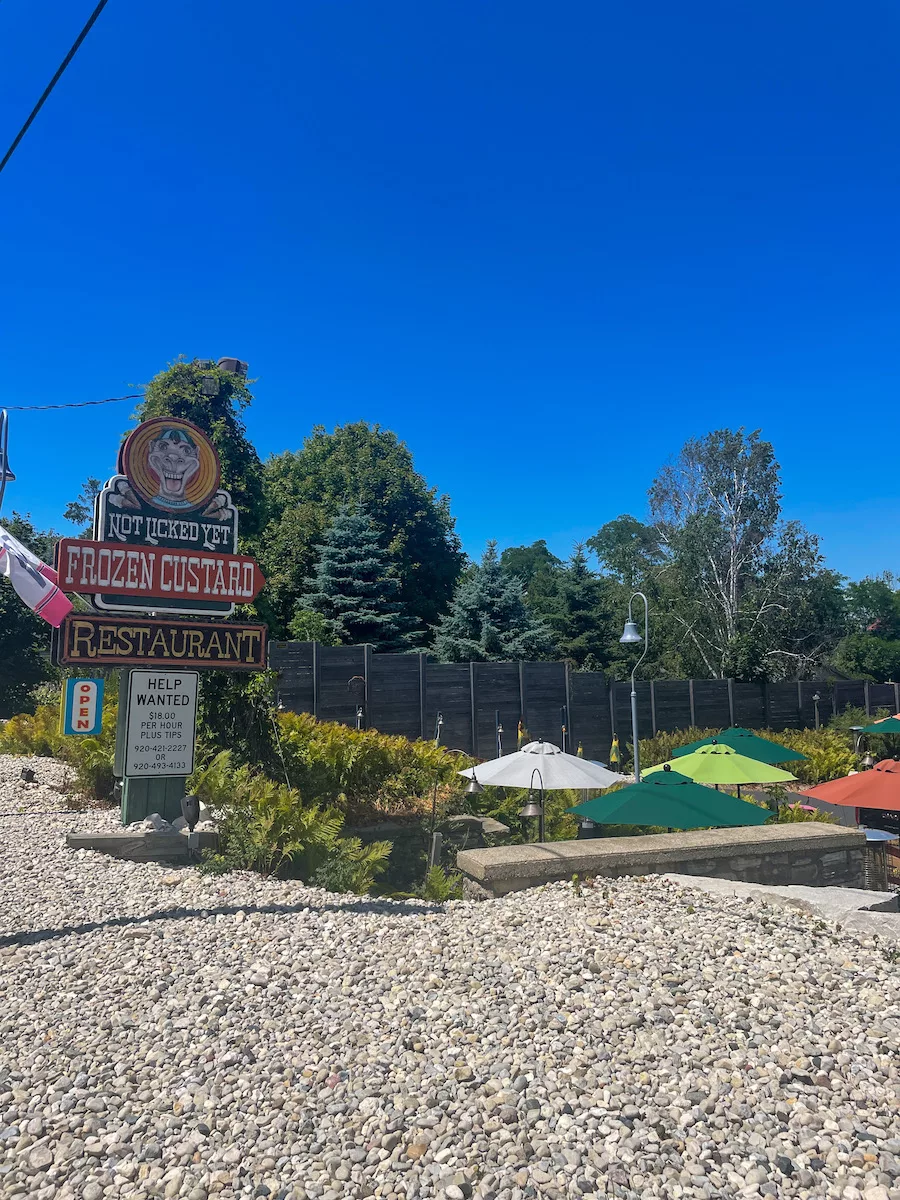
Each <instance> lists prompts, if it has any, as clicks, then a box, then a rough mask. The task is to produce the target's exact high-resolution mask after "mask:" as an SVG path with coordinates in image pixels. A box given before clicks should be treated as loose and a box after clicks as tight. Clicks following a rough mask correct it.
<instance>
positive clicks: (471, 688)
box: [469, 662, 478, 758]
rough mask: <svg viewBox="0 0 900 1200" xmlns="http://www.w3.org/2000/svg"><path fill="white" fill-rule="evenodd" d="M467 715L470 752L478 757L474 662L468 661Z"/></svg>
mask: <svg viewBox="0 0 900 1200" xmlns="http://www.w3.org/2000/svg"><path fill="white" fill-rule="evenodd" d="M469 715H470V718H471V722H472V754H473V755H474V756H475V758H477V757H478V713H477V711H476V703H475V664H474V663H473V662H470V663H469Z"/></svg>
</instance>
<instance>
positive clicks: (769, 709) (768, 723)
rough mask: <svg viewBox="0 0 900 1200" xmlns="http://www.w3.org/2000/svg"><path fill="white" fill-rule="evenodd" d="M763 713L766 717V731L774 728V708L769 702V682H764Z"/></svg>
mask: <svg viewBox="0 0 900 1200" xmlns="http://www.w3.org/2000/svg"><path fill="white" fill-rule="evenodd" d="M763 712H764V713H765V717H766V729H771V728H772V707H771V703H770V701H769V681H768V679H766V680H764V681H763Z"/></svg>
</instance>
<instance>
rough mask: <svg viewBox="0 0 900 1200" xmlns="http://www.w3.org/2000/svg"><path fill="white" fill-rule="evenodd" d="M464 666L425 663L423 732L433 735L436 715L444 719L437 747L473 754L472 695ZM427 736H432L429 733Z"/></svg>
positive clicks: (459, 664)
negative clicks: (439, 745)
mask: <svg viewBox="0 0 900 1200" xmlns="http://www.w3.org/2000/svg"><path fill="white" fill-rule="evenodd" d="M469 683H470V680H469V664H468V663H432V662H430V663H426V665H425V728H426V729H427V730H429V731H433V730H434V727H435V722H436V721H437V715H438V713H441V714H442V716H443V718H444V724H443V726H442V727H441V745H442V746H450V747H452V749H454V750H465V751H466V753H467V754H472V753H473V752H474V745H473V742H472V694H471V690H470V687H469ZM429 736H434V735H433V733H430V734H429Z"/></svg>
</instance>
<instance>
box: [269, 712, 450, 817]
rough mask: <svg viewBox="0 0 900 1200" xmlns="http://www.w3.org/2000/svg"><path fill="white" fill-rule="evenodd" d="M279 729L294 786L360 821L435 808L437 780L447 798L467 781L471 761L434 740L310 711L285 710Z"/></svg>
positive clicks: (285, 761) (279, 717) (443, 797)
mask: <svg viewBox="0 0 900 1200" xmlns="http://www.w3.org/2000/svg"><path fill="white" fill-rule="evenodd" d="M278 729H279V734H280V744H281V752H282V753H283V755H284V767H285V770H286V773H287V777H288V779H290V781H291V784H292V786H294V787H296V788H299V790H300V791H301V793H302V794H303V795H304V796H306V797H307V798H308V799H310V800H316V801H319V802H322V803H328V804H336V805H338V806H339V807H340V808H341V810H342V811H343V812H344V813H345V814H346V815H347V816H348V817H350V818H352V819H354V820H357V821H359V820H367V819H370V818H372V817H373V816H375V815H382V814H384V815H391V816H402V815H404V814H421V813H423V812H426V811H428V810H430V807H431V797H432V792H433V789H434V787H435V785H437V787H438V792H439V797H440V799H441V801H442V803H443V802H444V801H446V800H447V799H448V798H449V797H451V796H454V795H459V796H461V795H462V791H463V788H464V786H465V781H464V780H462V779H461V778H460V776H459V775H457V772H458V771H459V770H460V769H461V768H462V767H463V766H465V765H466V763H467V762H468V761H470V760H468V759H463V760H460V756H459V755H457V754H454V753H453V752H451V751H448V750H446V749H445V748H443V747H441V746H435V745H434V744H433V743H431V742H423V741H410V740H409V739H408V738H405V737H395V736H392V735H390V734H384V733H379V732H378V731H377V730H375V729H365V730H356V729H349V728H348V727H347V726H346V725H340V724H337V723H336V722H330V721H317V720H316V719H315V718H314V717H312V716H310V715H309V714H308V713H279V714H278Z"/></svg>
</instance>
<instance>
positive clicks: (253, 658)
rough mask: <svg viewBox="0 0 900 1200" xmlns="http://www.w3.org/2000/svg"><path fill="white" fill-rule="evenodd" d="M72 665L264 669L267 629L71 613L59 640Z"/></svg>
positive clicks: (59, 658)
mask: <svg viewBox="0 0 900 1200" xmlns="http://www.w3.org/2000/svg"><path fill="white" fill-rule="evenodd" d="M53 661H54V663H55V664H56V665H57V666H66V667H88V666H89V667H100V666H104V667H193V668H197V667H199V668H206V669H208V670H215V671H264V670H265V669H266V627H265V625H240V624H237V623H232V622H230V621H229V622H217V621H178V620H173V621H169V620H165V619H158V618H154V617H134V618H126V617H107V616H103V615H98V614H96V613H70V614H69V615H68V616H67V617H66V618H65V620H64V621H63V623H62V625H60V627H59V630H58V631H57V632H56V633H55V635H54V638H53Z"/></svg>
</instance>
